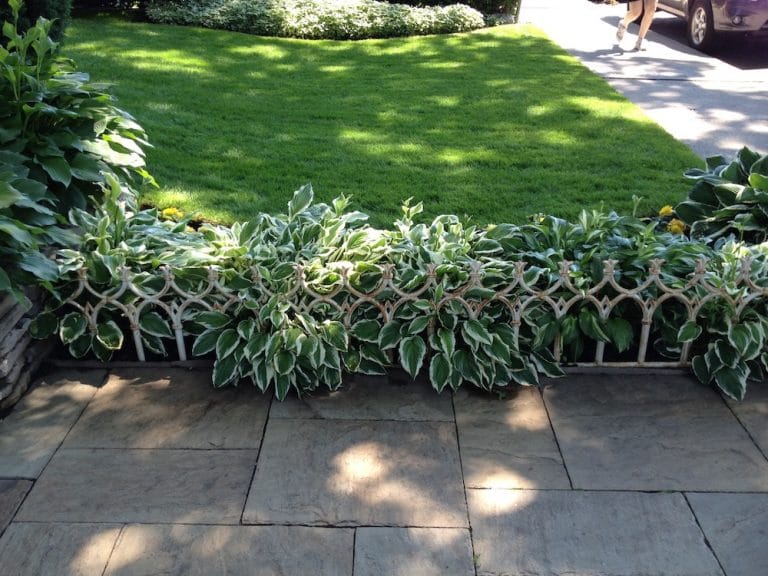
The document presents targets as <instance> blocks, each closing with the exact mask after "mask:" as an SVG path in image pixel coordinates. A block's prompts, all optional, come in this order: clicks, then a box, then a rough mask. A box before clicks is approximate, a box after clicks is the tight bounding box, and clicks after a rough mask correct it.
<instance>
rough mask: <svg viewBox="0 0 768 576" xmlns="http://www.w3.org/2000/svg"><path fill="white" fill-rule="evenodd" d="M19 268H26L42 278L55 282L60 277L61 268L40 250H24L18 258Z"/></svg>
mask: <svg viewBox="0 0 768 576" xmlns="http://www.w3.org/2000/svg"><path fill="white" fill-rule="evenodd" d="M18 265H19V268H21V269H22V270H26V271H27V272H29V273H31V274H33V275H34V276H36V277H38V278H40V280H47V281H48V282H55V281H56V280H58V279H59V268H58V266H56V264H55V263H54V262H53V261H51V260H49V259H48V258H46V257H45V256H43V255H42V254H40V252H22V253H21V255H20V257H19V260H18Z"/></svg>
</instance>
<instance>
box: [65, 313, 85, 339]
mask: <svg viewBox="0 0 768 576" xmlns="http://www.w3.org/2000/svg"><path fill="white" fill-rule="evenodd" d="M87 327H88V321H87V320H86V319H85V316H83V315H82V314H81V313H80V312H70V313H69V314H67V315H66V316H64V318H62V319H61V323H60V324H59V338H61V342H62V343H63V344H71V343H72V342H74V341H75V340H77V339H78V338H80V336H82V335H83V334H85V330H86V328H87Z"/></svg>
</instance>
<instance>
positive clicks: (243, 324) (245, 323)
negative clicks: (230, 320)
mask: <svg viewBox="0 0 768 576" xmlns="http://www.w3.org/2000/svg"><path fill="white" fill-rule="evenodd" d="M255 329H256V320H254V319H253V318H246V319H245V320H240V322H238V323H237V334H238V335H239V336H240V338H242V339H243V340H247V341H248V342H250V340H251V338H252V337H253V332H254V330H255Z"/></svg>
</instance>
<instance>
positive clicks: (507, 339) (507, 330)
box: [493, 324, 518, 352]
mask: <svg viewBox="0 0 768 576" xmlns="http://www.w3.org/2000/svg"><path fill="white" fill-rule="evenodd" d="M493 333H494V334H496V335H497V336H499V338H501V339H502V340H503V341H504V344H506V345H507V346H508V347H509V349H510V350H511V351H513V352H514V351H516V350H518V341H517V338H516V337H515V331H514V330H513V329H512V327H511V326H508V325H507V324H498V325H495V326H494V327H493Z"/></svg>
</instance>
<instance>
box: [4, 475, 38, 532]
mask: <svg viewBox="0 0 768 576" xmlns="http://www.w3.org/2000/svg"><path fill="white" fill-rule="evenodd" d="M31 487H32V482H31V481H30V480H0V534H2V533H3V530H5V527H6V526H8V524H10V522H11V520H12V519H13V515H14V514H16V510H18V508H19V505H20V504H21V503H22V501H23V500H24V497H25V496H26V495H27V492H29V489H30V488H31Z"/></svg>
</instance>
